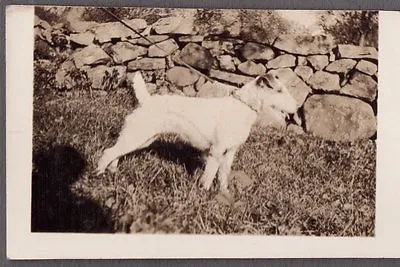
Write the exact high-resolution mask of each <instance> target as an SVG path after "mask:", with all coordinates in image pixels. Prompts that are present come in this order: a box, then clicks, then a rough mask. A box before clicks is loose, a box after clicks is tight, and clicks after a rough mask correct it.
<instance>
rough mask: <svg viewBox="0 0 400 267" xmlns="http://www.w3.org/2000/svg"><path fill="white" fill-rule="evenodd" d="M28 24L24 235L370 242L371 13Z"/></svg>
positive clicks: (190, 12)
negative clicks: (29, 119) (27, 214)
mask: <svg viewBox="0 0 400 267" xmlns="http://www.w3.org/2000/svg"><path fill="white" fill-rule="evenodd" d="M34 12H35V14H34V24H33V26H34V45H33V48H34V58H33V63H34V65H33V66H32V67H33V74H34V84H33V126H32V178H31V179H32V188H31V232H34V233H109V234H114V233H121V234H138V233H141V234H201V235H258V236H272V235H273V236H277V235H278V236H282V235H284V236H330V237H338V236H339V237H375V221H376V219H375V214H376V204H375V203H376V157H377V144H376V140H377V136H378V135H379V133H377V115H378V112H377V111H378V104H377V103H378V43H379V38H378V26H379V25H378V12H377V11H354V10H353V11H349V10H348V11H331V10H315V11H307V10H303V11H293V10H292V11H286V10H285V11H284V10H250V9H169V8H100V7H96V8H95V7H55V6H37V7H35V11H34Z"/></svg>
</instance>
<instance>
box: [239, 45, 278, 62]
mask: <svg viewBox="0 0 400 267" xmlns="http://www.w3.org/2000/svg"><path fill="white" fill-rule="evenodd" d="M240 52H241V55H242V57H243V58H245V59H247V60H271V59H273V58H274V57H275V53H274V51H273V50H272V49H271V48H270V47H268V46H265V45H262V44H258V43H252V42H249V43H246V44H245V45H244V46H243V47H242V48H241V49H240Z"/></svg>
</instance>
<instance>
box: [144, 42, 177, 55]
mask: <svg viewBox="0 0 400 267" xmlns="http://www.w3.org/2000/svg"><path fill="white" fill-rule="evenodd" d="M178 49H179V46H178V44H177V43H176V42H175V40H174V39H168V40H165V41H162V42H160V43H158V44H154V45H152V46H150V47H149V57H166V56H168V55H171V54H172V53H173V52H175V51H176V50H178Z"/></svg>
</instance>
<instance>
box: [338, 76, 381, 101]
mask: <svg viewBox="0 0 400 267" xmlns="http://www.w3.org/2000/svg"><path fill="white" fill-rule="evenodd" d="M377 85H378V84H377V82H375V80H374V79H372V78H371V77H370V76H368V75H366V74H363V73H361V72H358V71H356V72H355V73H354V74H353V75H352V77H351V78H350V80H349V82H348V83H347V84H346V85H345V86H344V87H343V88H342V90H341V93H343V94H346V95H351V96H355V97H362V98H365V99H368V100H370V101H373V100H374V99H375V97H376V90H377Z"/></svg>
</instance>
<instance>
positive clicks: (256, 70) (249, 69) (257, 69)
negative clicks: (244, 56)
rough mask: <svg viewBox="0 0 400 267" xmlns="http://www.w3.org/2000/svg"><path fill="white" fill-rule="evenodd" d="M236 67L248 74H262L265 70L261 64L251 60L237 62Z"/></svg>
mask: <svg viewBox="0 0 400 267" xmlns="http://www.w3.org/2000/svg"><path fill="white" fill-rule="evenodd" d="M238 69H239V70H240V72H242V73H244V74H246V75H250V76H259V75H264V74H265V71H266V70H267V69H266V68H265V67H264V65H263V64H261V63H254V62H253V61H251V60H248V61H246V62H243V63H241V64H239V66H238Z"/></svg>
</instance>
